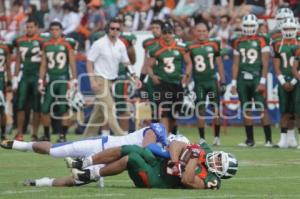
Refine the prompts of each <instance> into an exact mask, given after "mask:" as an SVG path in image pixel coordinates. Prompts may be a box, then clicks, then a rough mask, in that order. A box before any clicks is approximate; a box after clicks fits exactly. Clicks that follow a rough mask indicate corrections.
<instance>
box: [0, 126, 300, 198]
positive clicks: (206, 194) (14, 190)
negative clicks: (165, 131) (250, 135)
mask: <svg viewBox="0 0 300 199" xmlns="http://www.w3.org/2000/svg"><path fill="white" fill-rule="evenodd" d="M180 131H181V132H182V134H184V135H186V136H188V137H189V138H190V139H191V140H192V141H194V142H196V141H197V140H198V133H197V130H196V128H186V127H185V128H184V127H183V128H180ZM229 131H230V132H229ZM278 134H279V133H278V129H275V128H273V139H274V140H275V142H277V141H278V137H279V135H278ZM69 137H70V139H77V138H79V136H75V135H72V136H69ZM255 137H256V147H255V148H252V149H243V148H239V147H237V146H236V145H237V144H238V143H239V142H241V141H243V140H244V130H243V129H242V128H238V127H232V128H229V129H228V133H227V134H222V140H221V141H222V146H221V147H218V148H214V149H216V150H225V151H229V152H232V153H234V154H235V155H236V157H237V158H238V160H239V170H238V173H237V175H236V176H235V177H234V178H232V179H230V180H223V181H222V186H221V189H220V190H218V191H212V190H201V191H199V190H163V189H136V188H133V183H132V182H131V181H130V180H129V177H128V176H127V173H123V174H121V175H118V176H114V177H109V178H106V179H105V188H103V189H100V188H98V185H97V184H96V183H94V184H90V185H86V186H82V187H73V188H34V187H24V186H23V185H22V182H23V180H24V179H27V178H40V177H44V176H49V177H50V176H51V177H58V176H63V175H69V174H70V171H69V170H68V169H67V168H66V167H65V164H64V161H63V160H62V159H54V158H52V157H48V156H42V155H36V154H33V153H28V152H27V153H22V152H15V151H6V150H3V149H0V199H10V198H14V199H27V198H28V199H34V198H53V199H59V198H62V199H64V198H70V199H72V198H75V199H76V198H80V199H84V198H98V199H99V198H109V199H113V198H116V199H119V198H120V199H123V198H124V199H131V198H136V199H148V198H149V199H150V198H151V199H194V198H195V199H196V198H209V199H211V198H222V199H230V198H241V199H242V198H258V199H269V198H270V199H271V198H272V199H273V198H283V199H286V198H300V188H299V187H300V150H297V149H270V148H264V147H263V133H262V130H261V128H256V129H255ZM53 139H54V136H53ZM207 141H208V142H209V143H210V142H211V141H212V137H211V133H210V132H209V130H207Z"/></svg>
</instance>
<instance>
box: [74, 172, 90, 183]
mask: <svg viewBox="0 0 300 199" xmlns="http://www.w3.org/2000/svg"><path fill="white" fill-rule="evenodd" d="M72 175H73V177H74V178H75V180H79V181H81V182H90V181H91V180H94V179H92V178H91V171H90V170H89V169H84V170H79V169H72Z"/></svg>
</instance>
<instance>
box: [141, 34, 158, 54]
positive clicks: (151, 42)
mask: <svg viewBox="0 0 300 199" xmlns="http://www.w3.org/2000/svg"><path fill="white" fill-rule="evenodd" d="M158 41H159V38H157V37H151V38H148V39H146V40H144V41H143V48H144V50H145V52H146V53H147V52H149V50H150V49H151V48H153V47H154V46H156V45H157V43H158Z"/></svg>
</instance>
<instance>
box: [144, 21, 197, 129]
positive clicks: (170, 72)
mask: <svg viewBox="0 0 300 199" xmlns="http://www.w3.org/2000/svg"><path fill="white" fill-rule="evenodd" d="M173 32H174V30H173V27H172V25H171V24H170V23H168V22H165V23H164V24H163V29H162V33H163V34H162V38H161V39H160V40H159V42H158V43H157V45H156V46H155V47H153V48H151V50H150V51H149V55H150V58H149V62H148V64H147V70H148V74H149V76H150V78H151V79H152V81H153V84H154V95H153V100H154V102H155V104H156V107H155V109H156V110H154V112H155V114H156V115H154V117H155V118H159V119H160V121H161V123H163V124H164V125H165V126H166V127H167V130H168V132H171V131H172V130H173V129H174V126H176V120H175V119H174V115H173V114H174V113H176V112H178V111H180V110H181V102H182V100H183V87H184V86H186V85H187V84H188V82H189V80H190V77H191V74H192V62H191V58H190V55H189V51H188V49H187V48H186V44H184V43H177V42H176V41H175V40H174V38H173V35H172V34H173ZM183 66H185V73H184V74H182V73H183V72H182V71H183V70H184V68H183Z"/></svg>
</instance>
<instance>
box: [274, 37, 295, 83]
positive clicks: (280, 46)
mask: <svg viewBox="0 0 300 199" xmlns="http://www.w3.org/2000/svg"><path fill="white" fill-rule="evenodd" d="M298 48H299V46H298V42H297V40H295V39H285V40H282V41H281V40H277V41H275V42H274V43H273V49H274V57H275V58H278V59H280V70H281V72H282V75H284V76H285V79H286V81H290V80H291V79H292V78H293V74H292V67H293V63H294V58H295V57H294V54H295V52H296V50H297V49H298Z"/></svg>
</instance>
